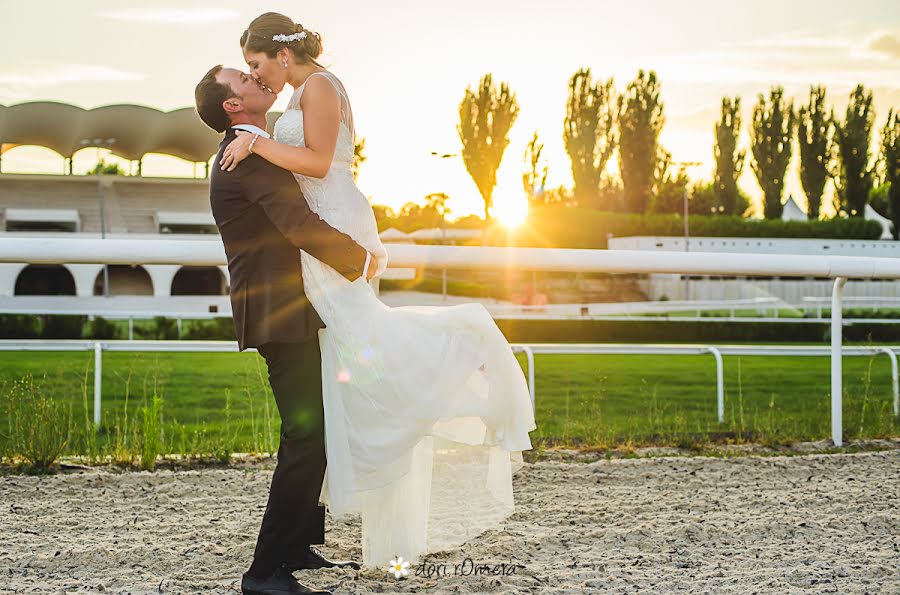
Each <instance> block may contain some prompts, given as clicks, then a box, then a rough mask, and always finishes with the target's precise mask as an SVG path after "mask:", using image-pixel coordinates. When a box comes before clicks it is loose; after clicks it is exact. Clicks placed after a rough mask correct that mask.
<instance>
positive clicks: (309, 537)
mask: <svg viewBox="0 0 900 595" xmlns="http://www.w3.org/2000/svg"><path fill="white" fill-rule="evenodd" d="M234 138H235V133H234V130H232V129H229V131H228V132H227V133H226V136H225V139H224V140H223V141H222V144H221V145H220V147H219V154H218V155H217V157H216V160H215V161H214V163H213V173H212V175H211V176H210V206H211V207H212V213H213V216H214V217H215V220H216V225H217V226H218V228H219V233H220V234H221V236H222V242H223V244H224V245H225V254H226V255H227V256H228V271H229V274H230V276H231V283H230V285H231V287H230V294H231V307H232V314H233V316H234V330H235V334H236V336H237V340H238V345H239V346H240V349H241V350H243V349H245V348H247V347H256V348H257V349H258V350H259V353H260V354H261V355H262V356H263V357H264V358H265V359H266V364H267V366H268V370H269V383H270V384H271V386H272V392H273V393H274V395H275V401H276V403H277V405H278V412H279V414H280V415H281V440H280V444H279V448H278V464H277V466H276V467H275V473H274V475H273V477H272V486H271V488H270V490H269V501H268V504H267V506H266V512H265V515H264V516H263V521H262V526H261V528H260V532H259V538H258V539H257V543H256V551H255V553H254V559H253V566H252V567H251V569H250V571H249V572H250V574H253V575H256V576H260V577H264V576H268V575H269V574H271V572H272V571H273V570H274V569H275V568H276V567H277V566H279V565H280V564H281V563H282V562H290V561H292V560H295V559H297V558H298V557H303V556H304V555H305V552H306V550H307V549H308V546H309V545H310V544H320V543H324V541H325V535H324V533H325V516H324V509H323V508H322V507H321V506H319V505H318V498H319V493H320V490H321V488H322V480H323V477H324V474H325V436H324V417H323V412H322V370H321V358H320V354H319V341H318V330H319V329H320V328H322V327H324V326H325V325H324V324H323V322H322V320H321V319H320V318H319V316H318V315H317V314H316V312H315V310H314V309H313V308H312V306H311V305H310V303H309V301H308V300H307V298H306V295H305V293H304V292H303V277H302V273H301V260H300V249H303V250H304V251H306V252H307V253H309V254H311V255H312V256H314V257H315V258H317V259H318V260H321V261H322V262H325V263H326V264H328V265H330V266H331V267H332V268H334V269H335V270H336V271H338V272H339V273H341V274H343V275H344V276H345V277H346V278H347V279H349V280H351V281H352V280H354V279H356V278H358V277H359V276H360V275H361V274H362V272H363V266H364V265H365V260H366V250H365V249H364V248H362V247H361V246H359V245H358V244H357V243H356V242H354V241H353V239H352V238H350V236H348V235H346V234H343V233H341V232H339V231H337V230H335V229H334V228H332V227H331V226H329V225H328V224H327V223H325V222H324V221H322V220H321V219H320V218H319V217H318V215H316V214H315V213H313V212H312V211H310V209H309V206H308V205H307V203H306V199H305V198H304V197H303V195H302V194H301V192H300V188H299V186H298V185H297V182H296V180H295V179H294V176H293V175H292V174H291V173H290V172H288V171H286V170H283V169H281V168H279V167H277V166H275V165H272V164H271V163H269V162H268V161H265V160H264V159H262V158H261V157H258V156H256V155H250V156H249V157H248V158H247V159H245V160H244V161H242V162H241V163H240V164H239V165H238V166H237V167H236V168H235V169H234V170H233V171H230V172H227V171H222V170H221V168H220V167H219V166H218V163H219V160H220V159H221V158H222V151H223V150H224V149H225V147H226V146H228V143H230V142H231V141H232V140H233V139H234Z"/></svg>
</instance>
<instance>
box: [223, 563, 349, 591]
mask: <svg viewBox="0 0 900 595" xmlns="http://www.w3.org/2000/svg"><path fill="white" fill-rule="evenodd" d="M241 593H243V594H244V595H298V594H299V593H319V594H320V595H333V593H332V592H331V591H325V590H322V589H313V588H312V587H307V586H306V585H304V584H303V583H300V582H297V579H295V578H294V577H293V576H292V575H291V571H290V570H289V569H288V568H285V567H284V566H279V567H278V568H276V569H275V572H273V573H272V574H271V575H270V576H269V577H268V578H262V579H261V578H255V577H252V576H250V575H249V574H245V575H244V576H243V578H242V579H241Z"/></svg>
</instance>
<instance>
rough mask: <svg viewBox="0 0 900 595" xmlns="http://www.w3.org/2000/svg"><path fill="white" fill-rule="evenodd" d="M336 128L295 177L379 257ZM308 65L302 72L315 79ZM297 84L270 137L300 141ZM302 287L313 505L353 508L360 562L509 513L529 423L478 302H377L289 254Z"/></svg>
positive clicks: (480, 527) (513, 366) (511, 365)
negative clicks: (313, 439)
mask: <svg viewBox="0 0 900 595" xmlns="http://www.w3.org/2000/svg"><path fill="white" fill-rule="evenodd" d="M316 75H319V76H325V77H326V78H328V80H329V81H331V83H332V84H333V85H334V87H335V89H337V91H338V93H339V95H340V96H341V124H340V132H339V135H338V142H337V148H336V150H335V155H334V161H333V163H332V165H331V169H330V171H329V172H328V174H327V175H326V176H325V177H324V178H312V177H306V176H303V175H298V174H295V177H296V179H297V182H298V183H299V185H300V187H301V189H302V190H303V194H304V196H305V197H306V200H307V201H308V202H309V206H310V208H311V209H312V210H313V211H315V212H316V213H318V214H319V216H320V217H321V218H322V219H324V220H325V221H327V222H328V223H329V224H330V225H331V226H332V227H334V228H336V229H339V230H341V231H343V232H344V233H346V234H348V235H350V236H351V237H353V239H354V240H356V241H357V242H358V243H359V244H360V245H362V246H363V247H365V248H366V249H367V250H369V252H371V253H372V254H374V255H375V256H376V257H377V259H378V269H377V274H379V275H380V274H381V273H382V272H384V269H385V267H386V266H387V254H386V252H385V249H384V246H383V245H382V243H381V241H380V239H379V238H378V230H377V227H376V224H375V216H374V213H373V212H372V208H371V206H370V205H369V202H368V200H367V199H366V197H365V196H364V195H363V194H362V192H360V190H359V189H358V188H357V186H356V184H355V182H354V180H353V175H352V173H351V163H352V161H353V148H354V128H353V116H352V112H351V110H350V104H349V100H348V98H347V93H346V91H345V89H344V87H343V85H342V84H341V82H340V81H339V80H338V79H337V78H336V77H335V76H334V75H332V74H331V73H328V72H322V73H316ZM316 75H313V76H316ZM304 86H305V83H304V85H303V86H300V87H299V88H297V90H296V91H295V92H294V95H293V97H292V98H291V100H290V103H289V104H288V107H287V109H286V111H285V112H284V114H283V115H282V116H281V117H280V118H279V119H278V121H277V123H276V124H275V139H276V140H277V141H279V142H282V143H286V144H290V145H294V146H303V114H302V112H301V111H300V96H301V94H302V93H303V87H304ZM302 262H303V283H304V287H305V290H306V294H307V296H308V297H309V300H310V302H311V303H312V305H313V306H314V307H315V309H316V311H317V312H318V314H319V316H320V317H321V318H322V320H323V321H324V322H325V324H326V326H327V328H325V329H322V330H320V331H319V338H320V342H321V351H322V373H323V405H324V410H325V436H326V438H325V443H326V453H327V458H328V465H327V470H326V477H325V482H324V485H323V487H322V493H321V501H322V503H324V504H326V506H327V507H328V510H329V512H330V513H331V514H332V515H333V516H334V517H335V518H341V517H344V516H345V515H348V514H355V513H359V514H361V516H362V552H363V556H362V557H363V564H364V565H366V566H385V565H387V564H388V563H389V561H390V560H391V559H393V558H394V557H395V556H398V555H399V556H403V558H404V559H405V560H410V561H411V562H418V561H419V560H421V558H422V557H423V555H424V554H427V553H430V552H436V551H441V550H446V549H450V548H454V547H457V546H459V545H461V544H462V543H464V542H466V541H468V540H470V539H471V538H473V537H475V536H477V535H478V534H479V533H481V532H483V531H484V530H486V529H489V528H492V527H497V526H498V525H499V524H500V523H501V521H502V520H503V519H504V518H505V517H507V516H508V515H509V514H511V513H512V511H513V492H512V474H513V473H514V472H515V471H516V470H517V469H519V468H520V467H521V466H522V451H523V450H529V449H531V441H530V439H529V436H528V432H529V431H531V430H533V429H535V423H534V414H533V411H532V405H531V400H530V398H529V394H528V389H527V385H526V382H525V378H524V376H523V373H522V370H521V368H520V367H519V364H518V362H517V361H516V359H515V356H514V355H513V353H512V350H511V349H510V347H509V344H508V343H507V341H506V339H505V337H504V336H503V335H502V334H501V333H500V330H499V329H498V328H497V326H496V324H495V323H494V321H493V320H492V319H491V317H490V315H489V314H488V312H487V311H486V310H485V308H484V307H483V306H482V305H481V304H476V303H472V304H464V305H459V306H448V307H440V306H439V307H413V306H410V307H398V308H390V307H388V306H386V305H385V304H383V303H382V302H381V301H380V300H379V299H378V297H377V296H376V295H375V292H374V291H373V290H372V288H371V286H370V285H369V283H368V282H367V281H366V280H365V279H364V278H362V277H360V278H359V279H357V280H356V281H354V282H350V281H348V280H347V279H345V278H344V277H343V276H341V275H340V274H338V273H337V272H336V271H335V270H334V269H332V268H331V267H329V266H328V265H326V264H324V263H322V262H320V261H318V260H316V259H315V258H313V257H312V256H310V255H309V254H306V253H305V252H304V253H303V254H302Z"/></svg>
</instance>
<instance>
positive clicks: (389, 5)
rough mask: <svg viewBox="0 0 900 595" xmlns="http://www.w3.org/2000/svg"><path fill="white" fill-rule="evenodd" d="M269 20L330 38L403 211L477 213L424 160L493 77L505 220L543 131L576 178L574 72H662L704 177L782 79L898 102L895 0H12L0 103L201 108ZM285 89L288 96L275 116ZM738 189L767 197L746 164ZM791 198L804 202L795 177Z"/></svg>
mask: <svg viewBox="0 0 900 595" xmlns="http://www.w3.org/2000/svg"><path fill="white" fill-rule="evenodd" d="M123 6H127V8H125V7H123ZM265 10H274V11H278V12H283V13H285V14H287V15H289V16H291V17H293V18H294V20H295V21H297V22H300V23H302V24H303V25H304V26H305V27H306V28H308V29H312V30H315V31H319V32H320V33H321V35H322V39H323V43H324V46H325V54H324V55H323V56H322V58H321V59H320V62H321V63H322V64H324V65H325V66H326V67H328V68H329V69H330V70H331V71H332V72H334V73H335V74H336V75H337V76H338V77H340V78H341V79H342V80H343V82H344V84H345V86H346V88H347V90H348V92H349V94H350V99H351V102H352V106H353V110H354V116H355V119H356V128H357V133H358V135H359V136H361V137H364V138H365V139H366V148H367V154H368V157H369V159H368V161H367V162H366V163H365V164H364V165H363V169H362V173H361V175H360V179H359V185H360V187H361V188H362V190H363V192H365V193H366V194H367V195H369V196H370V197H371V199H372V201H373V202H374V203H378V204H386V205H389V206H392V207H399V206H400V205H402V204H403V203H405V202H407V201H419V200H421V199H422V197H423V196H425V195H426V194H428V193H431V192H442V191H443V192H447V193H448V194H449V195H450V196H451V201H450V203H449V206H450V207H451V209H452V210H453V213H452V215H453V216H460V215H465V214H468V213H473V212H476V213H477V212H480V210H481V199H480V196H479V195H478V192H477V190H476V188H475V185H474V183H473V182H472V181H471V179H470V178H469V176H468V174H467V173H466V171H465V169H464V166H463V164H462V161H461V159H460V158H452V159H437V158H435V157H433V156H431V152H432V151H437V152H440V153H458V152H459V150H460V142H459V138H458V135H457V132H456V122H457V109H458V105H459V102H460V99H461V98H462V96H463V93H464V90H465V88H466V86H467V85H474V84H475V83H476V82H477V81H478V79H479V78H480V77H481V76H482V75H483V74H485V73H487V72H491V73H493V74H494V77H495V79H499V80H504V81H508V82H509V84H510V85H511V87H512V89H513V91H514V92H515V93H516V95H517V97H518V100H519V104H520V108H521V112H520V115H519V118H518V121H517V122H516V124H515V126H514V127H513V130H512V134H511V142H510V146H509V149H508V150H507V153H506V156H505V158H504V161H503V164H502V166H501V170H500V173H499V182H498V186H497V189H496V191H495V200H496V202H497V207H498V209H509V208H514V205H515V204H517V203H521V202H522V201H523V200H524V198H523V193H522V187H521V173H522V168H523V162H522V157H523V152H524V149H525V145H526V143H527V142H528V140H529V138H530V137H531V135H532V134H533V132H534V131H535V130H536V131H537V132H538V134H539V135H540V137H541V139H542V140H543V141H544V142H545V143H546V149H545V155H546V158H547V160H548V162H549V165H550V180H549V185H550V186H557V185H559V184H564V185H566V186H570V185H571V183H572V179H571V172H570V169H569V167H570V166H569V160H568V158H567V156H566V153H565V150H564V148H563V141H562V121H563V117H564V115H565V99H566V93H567V88H566V85H567V81H568V79H569V77H571V75H572V74H573V73H574V72H575V71H576V70H577V69H578V68H581V67H590V68H591V69H592V71H593V73H594V74H595V76H596V77H602V78H604V79H605V78H608V77H614V78H615V82H616V86H617V88H619V89H620V90H621V89H624V87H625V85H626V84H627V82H628V81H629V80H630V79H632V78H633V77H634V76H635V74H636V72H637V70H638V69H639V68H645V69H653V70H656V71H657V73H658V75H659V77H660V80H661V82H662V90H663V100H664V102H665V112H666V116H667V122H666V126H665V129H664V131H663V134H662V139H661V140H662V144H663V145H664V146H665V147H666V148H667V149H668V150H669V151H670V152H671V153H672V154H673V158H674V159H675V160H678V161H681V160H684V161H689V160H690V161H693V160H696V161H702V162H704V165H703V166H701V167H697V168H695V169H694V170H692V171H691V172H690V173H691V174H692V176H693V177H695V178H709V177H710V175H711V169H712V159H713V158H712V144H713V125H714V123H715V121H716V119H717V117H718V110H719V103H720V101H721V98H722V96H723V95H740V96H741V97H742V100H743V104H744V122H745V133H744V139H743V142H744V143H745V144H746V143H747V141H748V138H747V136H746V123H747V120H749V117H750V113H751V109H752V105H753V103H754V102H755V101H756V95H757V93H760V92H767V91H768V89H769V87H770V86H771V85H772V84H775V83H780V84H782V85H784V86H785V89H786V92H787V94H789V95H791V96H793V97H798V98H800V99H801V100H804V99H805V97H806V95H807V93H808V88H809V85H810V84H813V83H816V84H825V85H826V86H827V88H828V93H829V102H830V103H832V104H833V105H834V106H835V107H836V108H837V109H839V110H842V109H843V108H844V107H845V106H846V101H847V95H848V94H849V92H850V90H851V89H852V87H853V86H854V85H855V84H856V83H863V84H865V85H866V86H867V87H869V88H872V89H874V91H875V103H876V113H877V121H876V124H877V127H878V128H880V127H881V125H883V122H884V119H885V117H886V114H887V109H888V107H889V106H894V107H895V108H900V2H898V1H897V0H856V1H855V2H844V1H840V2H838V1H830V0H828V1H826V0H817V1H808V0H802V1H799V0H791V1H788V2H785V1H784V0H779V1H777V2H776V1H772V0H757V1H755V2H732V3H723V2H716V1H713V0H693V1H684V2H671V1H665V2H664V1H639V2H607V1H602V0H578V1H575V0H558V1H557V2H546V1H541V2H538V1H536V0H515V1H514V0H502V1H501V0H478V1H475V0H454V1H452V2H436V1H432V0H378V1H375V2H362V1H358V0H357V1H349V0H323V1H321V2H296V1H293V2H286V1H272V2H267V3H255V2H254V3H250V2H243V3H239V2H232V1H224V2H219V3H199V2H192V3H189V2H168V1H155V2H152V3H151V2H131V3H127V4H126V3H114V2H109V1H105V2H94V1H80V2H61V1H51V2H33V3H25V2H15V3H11V2H8V1H6V0H4V1H3V2H2V3H0V11H2V18H0V22H2V23H3V24H2V36H0V47H2V50H3V51H2V52H0V103H3V104H5V105H12V104H16V103H22V102H27V101H37V100H53V101H62V102H67V103H72V104H75V105H79V106H81V107H85V108H91V107H96V106H101V105H107V104H116V103H136V104H142V105H147V106H151V107H155V108H159V109H163V110H171V109H177V108H181V107H186V106H192V105H193V89H194V85H195V84H196V82H197V80H198V79H199V78H200V77H201V76H202V75H203V73H204V72H206V70H207V69H208V68H209V67H210V66H212V65H214V64H216V63H224V64H226V65H229V66H235V67H240V68H243V67H245V65H244V64H243V60H242V57H241V52H240V48H239V47H238V38H239V36H240V34H241V32H242V31H243V30H244V28H245V27H246V25H247V24H248V23H249V21H250V20H251V19H252V18H254V17H255V16H257V15H258V14H259V13H260V12H263V11H265ZM290 92H291V89H290V88H286V89H285V91H284V92H282V94H281V95H280V96H279V98H278V102H277V103H276V104H275V108H276V109H281V108H283V107H284V105H285V103H286V102H287V99H288V97H289V95H290ZM94 158H95V152H94V151H93V150H86V151H83V152H82V153H80V154H79V155H78V156H77V157H76V170H78V169H79V168H80V169H81V170H82V171H83V170H84V169H87V168H89V167H90V166H91V165H92V162H93V160H94ZM3 170H4V171H6V172H10V171H42V172H48V173H59V172H61V171H62V160H61V159H60V158H59V156H57V155H56V154H55V153H52V152H50V151H48V150H42V149H35V148H19V149H16V150H13V151H11V152H9V153H7V154H6V155H5V156H4V158H3ZM191 171H192V166H191V165H190V164H186V163H184V162H179V161H178V160H176V159H174V158H166V157H149V158H147V159H146V160H145V168H144V172H145V174H146V175H190V174H191ZM792 178H795V176H792ZM742 187H743V188H744V189H745V190H746V191H747V192H748V193H750V194H751V195H753V196H758V195H759V194H760V191H759V188H758V186H757V185H756V183H755V180H754V178H753V177H752V174H750V167H749V164H748V166H747V167H746V168H745V175H744V177H743V178H742ZM788 190H789V191H792V192H793V193H794V194H795V195H800V196H798V198H799V199H800V202H801V203H802V202H804V201H803V199H802V193H801V192H799V191H798V184H797V182H796V180H795V179H792V181H791V182H790V183H789V186H788Z"/></svg>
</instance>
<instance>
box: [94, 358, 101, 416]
mask: <svg viewBox="0 0 900 595" xmlns="http://www.w3.org/2000/svg"><path fill="white" fill-rule="evenodd" d="M102 376H103V344H102V343H94V425H95V426H99V425H100V395H101V394H102V393H103V384H102V380H101V378H102Z"/></svg>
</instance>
